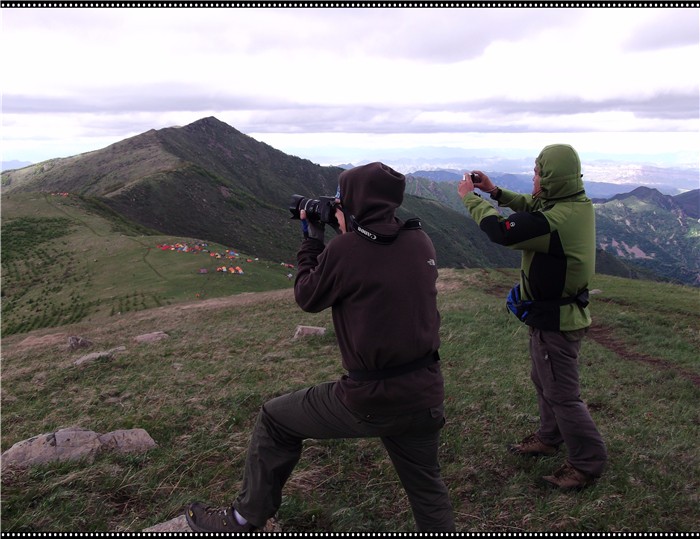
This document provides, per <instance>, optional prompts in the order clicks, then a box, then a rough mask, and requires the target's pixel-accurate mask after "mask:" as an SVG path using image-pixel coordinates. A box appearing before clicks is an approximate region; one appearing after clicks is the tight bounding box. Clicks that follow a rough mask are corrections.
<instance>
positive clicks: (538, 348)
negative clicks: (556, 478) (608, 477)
mask: <svg viewBox="0 0 700 539" xmlns="http://www.w3.org/2000/svg"><path fill="white" fill-rule="evenodd" d="M583 335H584V331H583V330H580V331H578V332H573V331H569V332H563V331H542V330H539V329H535V328H530V358H531V360H532V371H531V375H530V376H531V378H532V382H533V383H534V384H535V388H536V389H537V401H538V404H539V410H540V428H539V430H538V432H537V436H538V437H539V438H540V440H542V441H543V442H544V443H545V444H548V445H559V444H560V443H562V442H564V445H566V448H567V450H568V460H569V462H570V463H571V464H572V465H573V466H574V468H576V469H578V470H581V471H582V472H585V473H587V474H589V475H592V476H593V477H599V476H600V475H601V474H602V473H603V469H604V468H605V464H606V462H607V460H608V453H607V449H606V447H605V443H604V442H603V438H602V436H601V435H600V432H598V429H597V427H596V425H595V423H594V422H593V419H592V418H591V414H590V413H589V411H588V407H587V406H586V404H585V403H584V402H583V400H581V390H580V387H579V365H578V359H579V352H580V350H581V339H582V338H583Z"/></svg>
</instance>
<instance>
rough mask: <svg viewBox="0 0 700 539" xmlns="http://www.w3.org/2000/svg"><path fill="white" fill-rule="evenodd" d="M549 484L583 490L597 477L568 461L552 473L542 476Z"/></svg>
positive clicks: (567, 488)
mask: <svg viewBox="0 0 700 539" xmlns="http://www.w3.org/2000/svg"><path fill="white" fill-rule="evenodd" d="M542 479H543V480H544V481H545V482H546V483H547V485H548V486H550V487H555V488H558V489H559V490H581V489H582V488H585V487H587V486H588V485H591V484H593V482H594V481H595V478H594V477H593V476H592V475H588V474H587V473H583V472H582V471H580V470H577V469H576V468H574V467H573V466H572V465H571V464H569V463H568V462H566V463H565V464H563V465H562V466H561V467H560V468H559V469H558V470H557V471H555V472H554V474H552V475H545V476H544V477H543V478H542Z"/></svg>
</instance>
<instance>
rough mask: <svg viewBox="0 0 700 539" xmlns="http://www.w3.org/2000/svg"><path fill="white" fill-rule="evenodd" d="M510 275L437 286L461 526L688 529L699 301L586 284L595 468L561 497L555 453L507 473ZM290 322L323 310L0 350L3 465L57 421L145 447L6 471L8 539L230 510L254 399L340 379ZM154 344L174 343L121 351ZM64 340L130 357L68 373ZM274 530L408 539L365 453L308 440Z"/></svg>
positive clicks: (521, 405)
mask: <svg viewBox="0 0 700 539" xmlns="http://www.w3.org/2000/svg"><path fill="white" fill-rule="evenodd" d="M166 254H167V253H166ZM171 254H172V253H171ZM175 256H177V255H175ZM180 256H181V257H184V256H186V255H180ZM516 274H517V272H516V271H515V270H511V269H508V270H477V269H464V270H447V269H443V270H441V273H440V281H439V285H440V288H439V289H440V294H439V301H440V310H441V313H442V317H443V324H442V329H441V332H442V342H443V345H442V350H441V355H442V357H443V368H444V373H445V378H446V389H447V402H446V406H447V415H448V422H447V425H446V427H445V429H444V431H443V438H442V441H443V445H442V449H441V462H442V466H443V472H444V477H445V480H446V482H447V484H448V487H449V489H450V492H451V495H452V499H453V503H454V507H455V511H456V515H457V523H458V529H460V530H463V531H498V532H519V531H561V532H579V531H635V532H642V531H697V523H698V518H699V517H700V515H699V512H698V501H699V500H698V489H699V487H700V455H699V454H698V451H697V447H698V446H699V445H700V443H699V442H700V432H699V431H700V412H699V411H698V406H697V403H698V399H699V398H700V386H699V385H698V384H699V383H700V366H698V363H697V357H698V352H699V351H700V331H699V329H700V328H699V326H698V319H697V304H698V303H697V300H698V291H697V289H693V288H688V287H682V286H675V285H659V284H654V283H649V282H643V281H629V280H626V279H621V278H614V277H606V276H597V277H596V279H595V282H594V283H593V287H594V288H597V289H599V290H601V293H599V294H596V295H595V296H593V313H594V319H595V322H594V323H595V331H593V332H592V333H591V337H592V338H588V339H586V341H585V342H584V346H583V351H582V361H581V363H582V365H581V379H582V396H583V398H584V399H585V400H586V401H587V402H588V404H589V407H590V408H591V410H592V413H593V416H594V418H595V420H596V421H597V423H598V426H599V428H600V430H601V431H602V433H603V436H604V437H605V440H606V442H607V444H608V448H609V451H610V465H609V469H608V471H607V473H606V475H605V476H604V477H603V478H602V479H601V481H600V482H599V484H598V485H596V486H595V487H593V488H590V489H588V490H586V491H583V492H581V493H578V494H574V493H571V494H562V493H557V492H553V491H550V490H547V489H545V488H543V487H540V486H539V485H538V484H537V478H538V477H539V476H541V475H543V474H545V473H549V472H550V471H551V470H552V469H553V468H554V467H555V466H557V465H558V464H559V463H560V462H561V460H562V458H563V456H562V457H556V458H553V459H544V460H522V459H520V458H518V457H516V456H513V455H510V454H508V453H507V452H506V451H505V445H506V444H507V443H509V442H512V441H514V440H516V439H518V438H520V437H521V436H523V435H525V434H528V433H529V432H531V431H532V430H533V429H535V428H536V425H537V407H536V402H535V395H534V390H533V389H532V387H531V383H530V381H529V376H528V371H529V365H528V358H527V353H526V346H527V332H526V329H525V327H524V326H523V325H521V324H520V323H519V322H517V321H516V320H515V319H514V318H513V317H512V316H510V315H508V313H507V312H506V311H505V308H504V305H503V298H504V295H505V293H506V291H507V289H508V288H509V287H510V285H511V284H512V282H513V281H514V279H515V278H516ZM231 277H234V278H235V277H236V276H231ZM298 324H309V325H318V326H326V327H329V328H332V324H331V319H330V313H329V312H323V313H320V314H315V315H314V314H308V313H303V312H302V311H300V310H299V309H298V307H297V306H296V305H295V303H294V301H293V298H292V295H291V290H278V291H274V292H261V293H258V294H244V295H237V296H230V297H228V298H217V299H210V300H205V301H192V302H189V303H180V304H173V305H170V306H165V305H164V306H162V307H160V308H152V309H147V310H142V311H139V312H128V313H123V314H122V315H121V316H112V317H109V316H107V317H105V318H103V319H101V320H98V321H93V322H82V323H79V324H74V325H70V326H63V327H60V328H55V329H44V330H40V331H35V332H32V333H30V334H22V335H19V334H18V335H11V336H7V337H4V338H3V341H2V344H3V364H2V382H3V385H2V450H3V451H4V450H6V449H7V448H9V447H10V446H11V445H12V444H13V443H15V442H17V441H20V440H23V439H26V438H29V437H31V436H34V435H36V434H39V433H43V432H50V431H52V430H55V429H58V428H61V427H66V426H81V427H84V428H88V429H91V430H94V431H97V432H108V431H112V430H116V429H122V428H134V427H141V428H145V429H146V430H147V431H148V432H149V433H150V434H151V436H153V438H154V439H155V440H156V441H157V443H158V446H159V447H158V448H157V449H155V450H152V451H150V452H148V453H146V454H142V455H132V456H125V455H114V454H105V455H102V456H100V457H98V459H97V460H96V461H95V462H94V463H93V464H86V463H80V462H78V463H66V464H51V465H46V466H42V467H38V468H34V469H31V470H28V471H25V472H11V473H7V472H6V473H3V476H2V527H3V530H4V531H74V532H77V531H83V532H94V531H127V530H129V531H138V530H141V529H143V528H146V527H148V526H151V525H154V524H156V523H158V522H162V521H165V520H167V519H170V518H172V517H174V516H177V515H178V514H181V511H182V508H183V507H184V504H185V503H187V502H188V501H191V500H193V499H203V500H207V501H210V502H212V503H216V504H224V503H226V502H229V501H231V499H232V497H233V496H234V495H235V493H236V489H237V486H238V484H239V480H240V477H241V475H240V474H241V471H242V465H243V460H244V457H245V449H246V445H247V442H248V437H249V434H250V429H251V427H252V423H253V421H254V419H255V416H256V414H257V411H258V409H259V407H260V405H261V404H262V403H263V402H264V401H265V400H267V399H269V398H271V397H274V396H276V395H279V394H281V393H284V392H288V391H290V390H293V389H297V388H301V387H304V386H306V385H308V384H312V383H316V382H321V381H325V380H330V379H334V378H335V377H337V376H338V375H340V374H341V370H340V366H339V361H338V357H337V356H338V352H337V347H336V344H335V339H334V334H333V332H332V331H330V332H328V333H327V334H326V335H325V336H323V337H315V338H309V339H305V340H294V339H293V338H292V336H293V334H294V329H295V327H296V326H297V325H298ZM157 330H162V331H166V332H167V333H168V334H169V335H170V336H171V338H170V339H167V340H164V341H160V342H158V343H154V344H149V345H145V344H136V343H135V342H134V341H133V337H135V336H137V335H140V334H142V333H148V332H152V331H157ZM50 335H55V336H56V337H55V338H54V339H53V340H52V339H51V338H50V337H49V336H50ZM67 335H81V336H84V337H86V338H88V339H90V340H92V341H93V342H94V343H95V345H94V347H93V349H92V350H91V351H95V350H106V349H111V348H114V347H117V346H122V345H123V346H126V348H127V351H126V352H125V353H123V354H120V355H118V356H117V357H116V358H115V359H113V360H112V361H105V362H101V363H96V364H91V365H88V366H84V367H82V368H78V367H75V366H73V365H72V362H73V361H74V360H75V359H76V358H77V357H80V355H82V354H84V353H86V352H84V351H77V352H69V351H67V350H66V349H65V338H66V336H67ZM41 337H43V340H42V339H41ZM596 339H597V340H596ZM278 521H279V524H280V525H281V528H282V529H283V530H284V531H286V532H309V531H336V532H338V531H345V532H369V531H373V532H378V531H411V530H412V529H413V524H412V519H411V515H410V509H409V507H408V503H407V501H406V499H405V495H404V494H403V491H402V489H401V486H400V484H399V483H398V480H397V478H396V476H395V474H394V472H393V470H392V467H391V464H390V462H389V460H388V459H387V457H386V455H385V453H384V451H383V449H382V447H381V444H380V443H379V442H378V441H377V440H355V441H351V440H335V441H323V442H322V441H312V440H309V441H307V442H306V443H305V449H304V453H303V456H302V459H301V462H300V463H299V465H298V467H297V469H296V471H295V473H294V474H293V476H292V478H291V479H290V481H289V483H288V485H287V487H286V489H285V496H284V500H283V505H282V508H281V510H280V512H279V514H278Z"/></svg>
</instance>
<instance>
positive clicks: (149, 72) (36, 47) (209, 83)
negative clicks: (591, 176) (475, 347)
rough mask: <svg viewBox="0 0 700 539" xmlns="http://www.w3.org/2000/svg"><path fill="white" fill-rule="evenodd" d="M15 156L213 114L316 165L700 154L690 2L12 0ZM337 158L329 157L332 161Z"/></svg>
mask: <svg viewBox="0 0 700 539" xmlns="http://www.w3.org/2000/svg"><path fill="white" fill-rule="evenodd" d="M0 16H1V17H2V28H1V30H2V31H1V32H0V34H1V36H2V37H1V38H0V50H1V52H0V54H1V55H2V56H1V58H2V72H1V74H2V160H3V161H8V160H20V161H31V162H39V161H43V160H45V159H50V158H54V157H67V156H71V155H76V154H78V153H82V152H86V151H91V150H97V149H100V148H104V147H106V146H108V145H109V144H112V143H114V142H117V141H119V140H122V139H124V138H127V137H130V136H133V135H137V134H139V133H143V132H145V131H148V130H149V129H160V128H163V127H170V126H176V125H186V124H188V123H191V122H193V121H196V120H198V119H200V118H204V117H207V116H215V117H217V118H218V119H220V120H221V121H223V122H226V123H227V124H229V125H231V126H233V127H235V128H236V129H238V130H240V131H242V132H243V133H246V134H248V135H250V136H252V137H253V138H256V139H257V140H261V141H264V142H267V143H268V144H270V145H272V146H274V147H275V148H278V149H280V150H282V151H285V152H287V153H292V154H294V155H299V156H301V157H305V158H308V159H311V160H312V161H314V162H317V163H320V164H330V163H336V164H337V163H340V162H352V161H353V160H358V159H361V157H362V153H363V152H365V154H367V155H369V153H370V150H371V151H374V152H375V153H376V152H379V153H381V151H383V150H384V149H386V150H387V151H388V150H389V149H390V148H398V147H401V148H412V147H425V146H435V147H438V146H440V147H455V148H457V147H459V148H467V149H482V148H483V149H484V151H487V150H488V151H493V152H501V153H502V154H503V155H522V156H528V155H532V156H533V157H534V156H535V155H536V154H537V153H538V152H539V150H540V149H541V147H542V146H543V145H545V144H549V143H555V142H568V143H571V144H573V145H574V146H576V147H577V149H578V150H579V152H580V153H581V154H582V157H586V156H590V157H593V156H598V155H599V154H605V155H606V156H607V157H609V158H612V159H616V158H618V159H639V160H644V159H646V160H648V161H649V162H653V161H654V160H656V161H659V160H661V159H666V160H672V161H677V162H685V163H694V164H696V165H697V163H698V154H699V152H700V69H698V66H700V30H699V28H700V10H698V9H694V8H683V9H675V8H672V9H662V8H619V9H618V8H614V9H612V8H602V9H588V8H586V9H573V8H551V9H550V8H545V9H542V8H527V9H513V8H489V9H474V8H459V9H448V8H437V9H427V8H397V9H376V8H362V9H355V8H350V9H340V8H321V9H311V8H283V9H271V8H252V9H244V8H223V9H213V8H98V9H88V8H78V9H75V8H74V9H70V8H59V9H34V8H31V9H2V10H1V13H0ZM324 161H327V162H324Z"/></svg>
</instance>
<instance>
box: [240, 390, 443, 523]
mask: <svg viewBox="0 0 700 539" xmlns="http://www.w3.org/2000/svg"><path fill="white" fill-rule="evenodd" d="M334 385H335V382H330V383H325V384H320V385H317V386H314V387H310V388H307V389H303V390H300V391H296V392H293V393H290V394H288V395H283V396H281V397H277V398H275V399H272V400H270V401H268V402H266V403H265V404H264V405H263V407H262V409H261V411H260V413H259V414H258V418H257V421H256V424H255V428H254V430H253V434H252V438H251V441H250V445H249V447H248V454H247V457H246V464H245V470H244V474H243V485H242V488H241V492H240V494H239V496H238V497H237V498H236V501H235V502H234V504H233V505H234V507H235V508H236V510H237V511H238V512H239V513H240V514H241V515H243V517H245V518H246V519H247V520H248V521H249V522H251V523H253V524H254V525H255V526H257V527H259V528H262V527H263V526H264V525H265V523H266V522H267V519H268V518H270V517H271V516H273V515H274V514H275V513H276V512H277V510H278V509H279V507H280V505H281V503H282V487H284V484H285V482H286V481H287V479H288V478H289V476H290V475H291V473H292V470H293V469H294V466H295V465H296V464H297V462H298V461H299V458H300V456H301V450H302V441H303V440H304V439H306V438H312V439H318V440H322V439H336V438H380V439H381V441H382V443H383V444H384V447H385V448H386V450H387V452H388V454H389V457H390V458H391V461H392V463H393V465H394V468H395V470H396V472H397V473H398V476H399V479H400V481H401V484H402V485H403V487H404V489H405V491H406V493H407V495H408V499H409V502H410V504H411V509H412V511H413V516H414V519H415V521H416V527H417V528H418V531H420V532H427V531H445V532H448V531H455V524H454V515H453V511H452V505H451V503H450V499H449V496H448V491H447V488H446V486H445V483H444V482H443V480H442V478H441V475H440V466H439V464H438V445H439V437H440V429H441V428H442V426H443V425H444V423H445V419H444V409H443V406H440V407H438V408H432V409H429V410H423V411H420V412H416V413H412V414H407V415H402V416H379V415H376V416H375V415H360V414H357V413H355V412H353V411H352V410H350V409H348V408H347V407H346V406H345V405H344V404H343V403H342V402H340V400H339V399H337V398H336V396H335V392H334V390H333V388H334ZM378 509H379V508H378Z"/></svg>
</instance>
